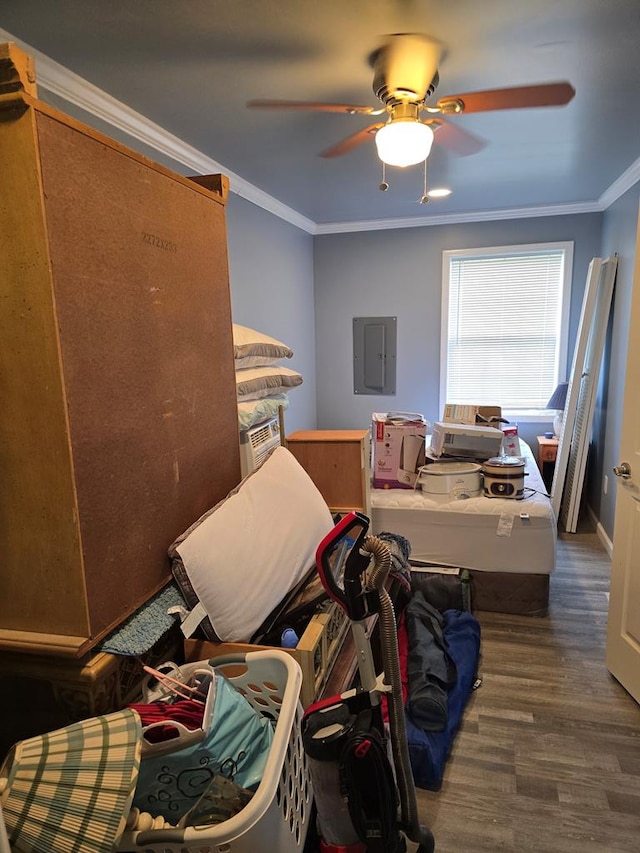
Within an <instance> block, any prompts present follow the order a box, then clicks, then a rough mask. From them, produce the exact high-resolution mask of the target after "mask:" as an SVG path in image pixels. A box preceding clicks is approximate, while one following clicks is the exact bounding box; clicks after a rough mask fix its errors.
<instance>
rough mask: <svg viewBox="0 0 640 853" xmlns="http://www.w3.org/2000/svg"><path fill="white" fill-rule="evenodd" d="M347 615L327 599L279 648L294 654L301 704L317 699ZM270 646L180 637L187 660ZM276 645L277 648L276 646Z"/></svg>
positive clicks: (345, 631) (343, 633)
mask: <svg viewBox="0 0 640 853" xmlns="http://www.w3.org/2000/svg"><path fill="white" fill-rule="evenodd" d="M350 624H351V623H350V622H349V619H348V618H347V615H346V613H345V612H344V610H343V609H342V607H340V605H339V604H337V603H335V602H327V603H326V605H324V607H323V610H322V612H321V613H316V615H315V616H313V617H312V618H311V621H310V622H309V624H308V625H307V627H306V629H305V631H304V633H303V635H302V636H301V637H300V640H299V642H298V644H297V646H295V648H285V649H283V651H285V652H287V653H288V654H290V655H291V656H292V657H293V658H295V659H296V660H297V661H298V663H299V664H300V667H301V669H302V687H301V688H300V701H301V702H302V705H303V707H305V708H306V707H307V706H308V705H310V704H311V703H312V702H316V701H317V700H318V699H320V697H321V695H322V691H323V690H324V688H325V686H326V684H327V681H328V680H329V676H330V675H331V670H332V669H333V666H334V664H335V663H336V660H337V658H338V655H339V653H340V650H341V649H342V644H343V642H344V640H345V638H346V636H347V634H348V632H349V626H350ZM270 648H274V646H261V645H257V644H250V643H213V642H211V641H210V640H197V639H196V640H194V639H187V640H185V641H184V652H185V659H186V660H187V661H188V662H191V661H199V660H210V659H213V658H217V657H224V656H225V655H233V654H238V652H242V653H244V652H255V651H258V650H260V649H270ZM277 648H280V647H279V646H278V647H277Z"/></svg>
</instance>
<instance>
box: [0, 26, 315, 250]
mask: <svg viewBox="0 0 640 853" xmlns="http://www.w3.org/2000/svg"><path fill="white" fill-rule="evenodd" d="M0 40H1V41H10V42H15V43H16V44H17V45H18V46H19V47H21V48H22V49H23V50H24V51H26V52H27V53H29V54H30V55H31V56H32V57H33V58H34V59H35V63H36V73H37V85H38V87H39V88H42V89H45V90H46V91H47V92H50V93H51V94H53V95H56V96H57V97H58V98H62V99H63V100H65V101H67V102H68V103H70V104H73V105H74V106H76V107H79V108H80V109H81V110H83V111H84V112H86V113H88V114H89V115H91V116H94V117H95V118H97V119H100V120H101V121H103V122H106V123H107V124H109V125H111V126H112V127H115V128H116V129H117V130H119V131H121V132H122V133H125V134H126V135H127V136H129V137H131V138H132V139H135V140H137V141H138V142H142V143H143V144H144V145H148V146H149V147H150V148H152V149H153V150H155V151H157V152H159V153H160V154H164V155H165V156H166V157H169V158H170V159H171V160H173V161H174V162H176V163H179V164H180V165H182V166H186V167H187V168H188V169H190V170H192V171H193V172H194V173H195V174H198V175H210V174H215V173H218V172H222V173H223V174H224V175H226V176H227V177H228V178H229V190H230V191H231V192H232V193H234V194H235V195H238V196H240V197H241V198H245V199H247V201H250V202H252V203H253V204H255V205H257V206H258V207H261V208H263V209H264V210H267V211H268V212H269V213H273V214H274V215H275V216H278V217H279V218H280V219H284V220H285V221H286V222H289V223H290V224H291V225H295V226H296V227H297V228H300V229H302V230H303V231H306V232H307V233H309V234H314V233H315V223H314V222H313V221H312V220H311V219H308V218H307V217H306V216H303V215H302V214H300V213H298V211H297V210H293V208H291V207H288V206H287V205H285V204H283V203H282V202H280V201H278V199H276V198H274V197H273V196H271V195H269V194H268V193H266V192H263V191H262V190H260V189H258V187H255V186H254V185H253V184H250V183H249V182H248V181H245V180H244V178H241V177H240V176H239V175H236V174H235V173H234V172H232V171H231V170H230V169H227V168H226V167H225V166H223V165H222V164H221V163H218V162H216V161H215V160H212V159H211V158H210V157H208V156H207V155H206V154H203V153H202V152H201V151H198V149H197V148H193V147H192V146H191V145H188V144H187V143H186V142H184V141H183V140H182V139H179V138H178V137H177V136H174V135H173V134H171V133H169V132H168V131H166V130H164V129H163V128H162V127H160V125H157V124H155V123H154V122H152V121H150V120H149V119H148V118H146V117H145V116H143V115H141V114H140V113H138V112H136V111H135V110H132V109H131V108H130V107H128V106H127V105H126V104H123V103H122V102H121V101H118V100H117V99H116V98H112V97H111V95H108V94H107V93H106V92H104V91H103V90H102V89H99V88H98V87H97V86H94V85H93V84H92V83H89V81H88V80H85V79H84V78H82V77H80V76H79V75H78V74H75V73H74V72H73V71H70V70H69V69H68V68H65V67H64V66H63V65H60V64H59V63H58V62H56V61H55V60H53V59H51V58H50V57H48V56H46V55H45V54H44V53H41V52H40V51H39V50H36V49H35V48H34V47H31V45H29V44H26V43H25V42H23V41H21V40H20V39H18V38H16V37H15V36H14V35H12V34H11V33H8V32H7V31H6V30H3V29H0Z"/></svg>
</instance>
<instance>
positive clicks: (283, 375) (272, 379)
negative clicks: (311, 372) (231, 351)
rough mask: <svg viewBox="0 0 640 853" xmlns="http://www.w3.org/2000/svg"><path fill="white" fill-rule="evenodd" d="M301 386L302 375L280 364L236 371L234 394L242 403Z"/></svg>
mask: <svg viewBox="0 0 640 853" xmlns="http://www.w3.org/2000/svg"><path fill="white" fill-rule="evenodd" d="M301 384H302V374H300V373H298V371H297V370H291V368H290V367H283V366H282V365H280V364H272V365H270V366H269V367H247V368H243V369H242V370H236V393H237V397H238V400H242V401H243V402H246V401H247V400H259V399H261V398H262V397H272V396H273V395H274V394H283V393H285V392H286V391H289V390H290V389H291V388H295V387H296V385H301Z"/></svg>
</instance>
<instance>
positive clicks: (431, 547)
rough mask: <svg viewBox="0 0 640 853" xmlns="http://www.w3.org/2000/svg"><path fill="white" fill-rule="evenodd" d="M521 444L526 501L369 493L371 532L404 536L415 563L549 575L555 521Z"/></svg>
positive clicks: (535, 468)
mask: <svg viewBox="0 0 640 853" xmlns="http://www.w3.org/2000/svg"><path fill="white" fill-rule="evenodd" d="M428 443H429V437H427V445H428ZM520 445H521V451H522V456H523V458H524V460H525V472H526V476H525V488H524V492H525V497H524V499H523V500H513V499H510V498H487V497H484V495H481V496H479V497H474V498H467V499H462V500H455V499H453V498H451V497H450V496H448V495H443V496H439V495H428V494H425V493H424V492H422V491H421V490H420V489H417V490H413V489H371V532H372V533H374V534H375V533H382V532H385V531H386V532H390V533H396V534H399V535H400V536H404V537H405V538H406V539H408V540H409V542H410V544H411V559H416V560H425V561H427V562H430V563H435V564H439V565H444V566H459V567H460V568H466V569H477V570H480V571H486V572H514V573H521V574H524V573H527V574H551V572H553V570H554V568H555V563H556V536H557V522H556V518H555V515H554V512H553V508H552V506H551V501H550V500H549V498H548V497H547V496H546V495H547V492H546V488H545V485H544V483H543V480H542V476H541V474H540V471H539V470H538V466H537V465H536V461H535V459H534V457H533V454H532V452H531V448H530V447H529V445H528V444H526V442H524V441H522V439H520Z"/></svg>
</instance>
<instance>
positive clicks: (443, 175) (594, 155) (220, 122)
mask: <svg viewBox="0 0 640 853" xmlns="http://www.w3.org/2000/svg"><path fill="white" fill-rule="evenodd" d="M0 27H1V28H2V29H3V30H4V31H5V32H8V33H10V34H11V35H12V36H14V37H15V38H16V39H17V40H18V41H19V43H21V44H23V45H25V44H26V45H27V46H30V47H32V48H34V49H36V50H37V51H39V52H41V53H42V54H44V55H45V56H46V57H50V58H51V59H53V60H55V62H57V63H60V64H61V65H62V66H65V67H66V68H68V69H70V70H71V71H73V72H75V73H76V74H78V75H80V76H81V77H82V78H84V79H85V80H87V81H89V82H90V83H92V84H94V85H95V86H97V87H99V88H100V89H102V90H103V91H104V92H106V93H108V94H109V95H111V96H112V97H113V98H115V99H117V100H118V101H121V102H123V103H124V104H127V105H128V106H129V107H131V108H132V109H133V110H135V111H137V112H138V113H140V114H141V115H142V116H145V117H146V118H147V119H148V120H150V121H151V122H153V123H155V124H157V125H160V126H161V127H162V128H164V129H165V130H166V131H168V132H169V133H171V134H173V135H175V136H177V137H179V138H180V139H181V140H183V141H184V142H185V143H187V144H188V146H190V147H191V148H192V149H195V150H196V151H198V152H200V153H201V154H202V155H203V157H205V158H210V159H211V160H214V161H215V162H216V163H218V164H220V166H221V168H222V170H223V171H227V172H229V173H231V174H232V176H235V177H236V178H239V179H241V183H242V185H243V186H244V187H245V188H246V187H251V188H253V189H255V190H256V192H258V191H261V192H262V193H266V194H267V197H271V198H273V199H274V200H276V202H277V203H278V204H279V205H282V206H286V208H288V209H290V210H292V211H295V212H297V213H298V214H300V215H301V217H306V218H307V220H311V223H312V224H315V225H314V228H315V229H316V230H319V231H322V230H332V229H333V230H341V229H342V230H347V229H348V227H349V226H348V225H347V223H352V224H353V223H369V225H370V226H371V227H381V226H382V225H385V226H386V225H392V224H394V223H397V224H399V225H400V224H403V225H407V224H418V223H419V222H423V221H426V222H429V221H455V220H464V219H473V218H483V217H485V218H487V217H494V218H495V217H499V216H508V215H514V216H515V215H524V213H525V212H527V213H528V214H529V215H536V214H538V213H541V214H544V213H554V212H558V213H560V212H568V211H571V210H585V211H586V210H597V209H602V208H603V206H604V205H605V204H606V203H607V198H608V197H609V198H610V197H611V195H612V192H615V188H616V187H618V188H620V187H621V188H626V185H627V184H628V183H629V181H631V180H635V179H636V178H637V177H640V166H639V164H638V160H639V158H640V50H639V47H640V0H535V2H532V0H316V2H313V0H172V2H169V0H134V2H131V0H55V2H52V0H6V2H5V3H4V4H3V6H2V9H0ZM398 32H421V33H427V34H429V35H432V36H435V37H436V38H438V39H440V40H441V41H443V42H444V43H445V45H446V48H447V52H446V55H445V57H444V59H443V61H442V62H441V64H440V69H439V72H440V84H439V86H438V88H437V90H436V93H435V98H434V99H437V98H438V97H442V96H443V95H446V94H457V93H460V92H472V91H476V90H482V89H492V88H501V87H505V86H518V85H527V84H534V83H544V82H554V81H558V80H567V81H569V82H570V83H571V84H572V85H573V86H574V87H575V89H576V96H575V98H574V99H573V101H572V102H571V103H570V104H569V105H568V106H566V107H549V108H542V109H529V110H523V109H518V110H509V111H503V112H487V113H479V114H473V115H461V116H457V117H452V118H451V119H450V121H451V122H455V123H458V124H459V126H460V127H462V128H464V129H465V130H468V131H470V132H472V133H473V134H475V135H477V136H479V137H481V138H482V139H483V140H485V141H486V145H485V147H484V148H483V150H482V151H480V152H479V153H477V154H473V155H470V156H467V157H455V156H453V155H452V154H451V153H450V151H448V150H447V148H446V146H445V145H443V144H440V145H434V148H433V150H432V154H431V156H430V158H429V161H428V163H429V170H428V178H429V185H430V186H431V187H434V186H442V185H446V186H449V187H450V188H451V189H452V190H453V193H452V195H451V196H450V197H449V198H448V199H444V200H438V201H436V200H434V201H432V202H430V203H429V205H427V206H423V205H420V204H418V199H419V197H420V195H421V194H422V182H423V174H422V168H421V167H420V166H416V167H411V168H409V169H406V170H402V171H401V170H387V180H388V181H389V183H390V190H389V191H388V192H386V193H383V192H380V191H379V189H378V185H379V183H380V180H381V164H380V162H379V161H378V159H377V156H376V153H375V145H374V143H373V141H372V140H371V141H367V142H366V143H365V144H364V145H362V146H360V147H358V148H356V149H355V150H354V151H352V152H350V153H349V154H346V155H345V156H343V157H341V158H335V159H324V158H321V157H319V156H318V155H319V152H321V151H323V150H324V149H325V148H327V147H329V146H331V145H332V144H334V143H335V142H338V141H339V140H340V139H342V138H344V137H346V136H348V135H350V134H351V133H353V132H354V131H356V130H358V129H360V128H361V127H365V126H366V125H367V124H370V123H371V119H370V118H368V117H367V116H350V115H342V114H329V113H307V112H287V111H264V110H256V109H253V110H251V109H248V108H247V107H246V105H245V104H246V102H247V101H248V100H250V99H252V98H285V99H297V100H316V101H331V102H340V103H354V104H371V105H372V106H376V105H379V102H378V101H377V99H376V98H375V96H374V94H373V92H372V88H371V85H372V71H371V68H370V66H369V64H368V62H367V57H368V55H369V54H370V53H371V51H372V50H374V49H375V48H376V47H377V46H378V45H379V44H380V43H381V42H382V41H383V39H384V37H385V35H387V34H390V33H398ZM44 95H45V97H46V92H45V93H44ZM437 139H438V137H437V135H436V140H437ZM625 182H626V183H625ZM236 184H238V181H236ZM612 187H613V188H614V189H613V190H612ZM232 188H233V179H232ZM244 194H248V195H249V196H251V193H246V192H245V193H244ZM607 194H608V196H607ZM376 223H377V225H376Z"/></svg>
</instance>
